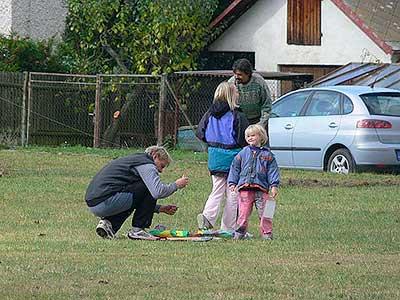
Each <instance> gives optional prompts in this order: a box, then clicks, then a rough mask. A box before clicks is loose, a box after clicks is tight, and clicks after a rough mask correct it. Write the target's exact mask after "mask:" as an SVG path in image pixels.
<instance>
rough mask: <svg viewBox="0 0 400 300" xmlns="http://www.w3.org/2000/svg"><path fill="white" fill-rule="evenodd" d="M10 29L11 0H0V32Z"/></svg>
mask: <svg viewBox="0 0 400 300" xmlns="http://www.w3.org/2000/svg"><path fill="white" fill-rule="evenodd" d="M10 31H11V0H0V34H8V33H9V32H10Z"/></svg>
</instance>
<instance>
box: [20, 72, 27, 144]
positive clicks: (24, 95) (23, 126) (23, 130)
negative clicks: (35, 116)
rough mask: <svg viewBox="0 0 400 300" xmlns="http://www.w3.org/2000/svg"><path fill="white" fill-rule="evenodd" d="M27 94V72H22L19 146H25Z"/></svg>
mask: <svg viewBox="0 0 400 300" xmlns="http://www.w3.org/2000/svg"><path fill="white" fill-rule="evenodd" d="M27 92H28V72H24V82H23V86H22V111H21V146H22V147H25V146H26V144H25V143H26V98H27Z"/></svg>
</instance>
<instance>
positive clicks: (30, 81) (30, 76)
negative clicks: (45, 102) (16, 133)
mask: <svg viewBox="0 0 400 300" xmlns="http://www.w3.org/2000/svg"><path fill="white" fill-rule="evenodd" d="M31 110H32V73H29V75H28V101H27V108H26V112H27V113H26V141H25V146H28V145H29V130H30V127H31V121H30V119H31Z"/></svg>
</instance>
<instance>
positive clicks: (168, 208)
mask: <svg viewBox="0 0 400 300" xmlns="http://www.w3.org/2000/svg"><path fill="white" fill-rule="evenodd" d="M177 210H178V206H176V205H174V204H168V205H161V206H160V210H159V211H160V213H165V214H167V215H174V214H175V213H176V211H177Z"/></svg>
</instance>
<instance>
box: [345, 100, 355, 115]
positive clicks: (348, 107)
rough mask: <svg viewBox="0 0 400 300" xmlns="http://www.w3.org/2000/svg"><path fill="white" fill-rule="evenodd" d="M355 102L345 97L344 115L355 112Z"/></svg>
mask: <svg viewBox="0 0 400 300" xmlns="http://www.w3.org/2000/svg"><path fill="white" fill-rule="evenodd" d="M353 108H354V106H353V102H351V100H350V99H349V98H347V97H346V96H344V97H343V114H344V115H347V114H349V113H351V112H352V111H353Z"/></svg>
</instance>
